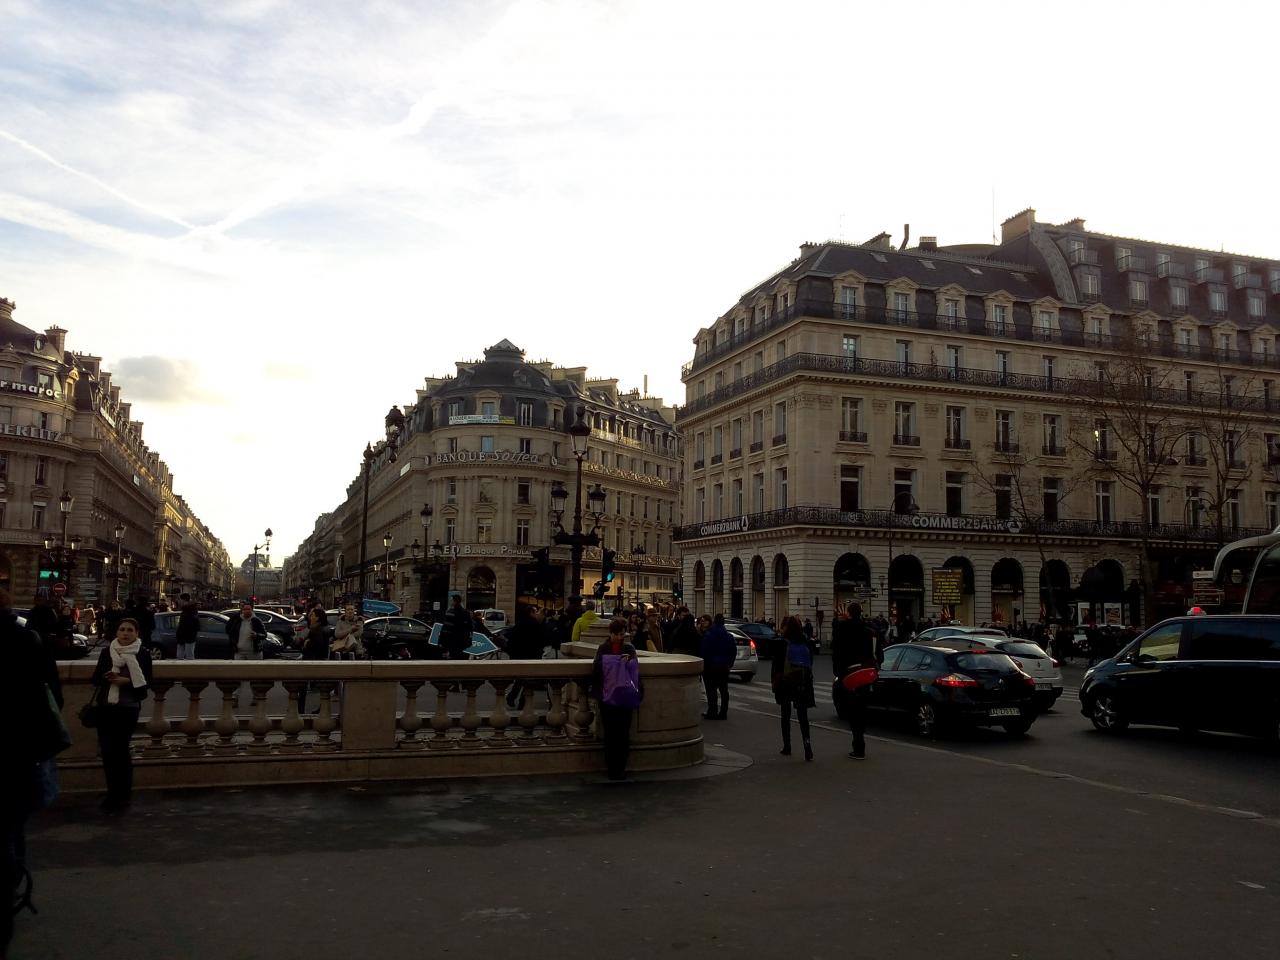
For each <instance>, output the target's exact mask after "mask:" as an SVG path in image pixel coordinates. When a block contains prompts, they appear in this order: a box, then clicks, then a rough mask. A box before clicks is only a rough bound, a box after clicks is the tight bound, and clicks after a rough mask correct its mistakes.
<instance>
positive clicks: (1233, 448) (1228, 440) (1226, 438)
mask: <svg viewBox="0 0 1280 960" xmlns="http://www.w3.org/2000/svg"><path fill="white" fill-rule="evenodd" d="M1222 439H1223V447H1224V449H1225V450H1226V453H1227V463H1228V464H1229V465H1230V466H1233V467H1242V466H1244V459H1243V457H1241V455H1240V433H1239V431H1237V430H1228V431H1226V432H1225V433H1224V434H1223V438H1222Z"/></svg>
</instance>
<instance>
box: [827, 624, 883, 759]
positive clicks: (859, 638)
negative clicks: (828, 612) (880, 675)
mask: <svg viewBox="0 0 1280 960" xmlns="http://www.w3.org/2000/svg"><path fill="white" fill-rule="evenodd" d="M875 665H876V642H875V636H874V635H873V634H872V633H871V628H870V627H868V626H867V623H866V621H865V620H863V619H862V606H861V605H860V604H857V603H842V604H840V605H839V606H838V607H837V608H836V620H835V623H833V624H832V625H831V670H832V672H833V673H834V674H835V678H836V680H837V681H843V680H844V678H845V677H846V676H847V675H848V674H850V673H852V672H853V671H855V670H861V669H862V668H863V667H874V666H875ZM868 693H869V688H868V687H860V688H858V689H857V690H846V691H843V693H842V695H843V696H844V697H845V700H846V703H847V704H848V714H849V729H850V731H851V732H852V733H853V745H852V746H851V748H850V750H849V756H850V758H852V759H854V760H864V759H866V756H867V741H866V730H867V695H868Z"/></svg>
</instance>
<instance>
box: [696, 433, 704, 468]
mask: <svg viewBox="0 0 1280 960" xmlns="http://www.w3.org/2000/svg"><path fill="white" fill-rule="evenodd" d="M706 459H707V435H706V434H705V433H698V434H696V435H695V436H694V438H693V460H694V463H702V462H704V461H705V460H706Z"/></svg>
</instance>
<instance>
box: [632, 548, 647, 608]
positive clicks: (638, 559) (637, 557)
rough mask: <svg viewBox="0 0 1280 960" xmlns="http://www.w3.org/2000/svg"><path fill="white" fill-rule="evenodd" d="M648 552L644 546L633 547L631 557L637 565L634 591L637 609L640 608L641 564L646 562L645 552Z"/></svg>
mask: <svg viewBox="0 0 1280 960" xmlns="http://www.w3.org/2000/svg"><path fill="white" fill-rule="evenodd" d="M647 552H648V551H646V550H645V548H644V547H643V546H638V547H632V548H631V559H632V560H633V561H634V562H635V565H636V582H635V586H634V589H633V590H632V593H634V594H635V595H636V599H635V606H636V609H637V610H639V609H640V564H641V563H643V562H644V558H645V554H646V553H647Z"/></svg>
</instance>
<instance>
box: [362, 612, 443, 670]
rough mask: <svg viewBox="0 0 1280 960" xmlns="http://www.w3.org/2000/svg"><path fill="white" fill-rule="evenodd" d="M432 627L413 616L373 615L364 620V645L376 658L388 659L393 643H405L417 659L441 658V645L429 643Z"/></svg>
mask: <svg viewBox="0 0 1280 960" xmlns="http://www.w3.org/2000/svg"><path fill="white" fill-rule="evenodd" d="M430 636H431V627H429V626H428V625H427V624H425V623H423V622H422V621H421V620H415V619H413V618H412V617H371V618H370V619H368V620H366V621H365V622H364V641H363V642H364V646H365V649H366V650H368V651H369V655H370V656H371V657H373V658H374V659H375V660H383V659H388V658H390V656H391V653H390V651H391V647H392V645H393V644H397V643H403V644H404V645H405V646H406V647H408V648H409V653H410V655H411V656H412V657H413V658H414V659H415V660H439V659H440V658H441V656H442V654H441V652H440V651H441V648H440V647H432V646H430V645H429V644H428V643H427V640H428V639H429V638H430Z"/></svg>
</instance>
